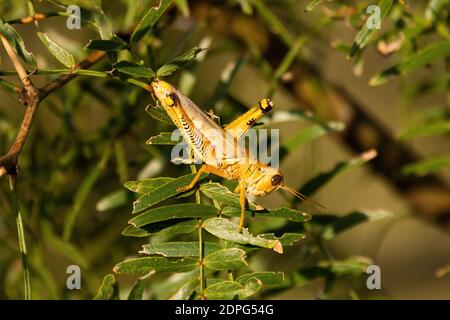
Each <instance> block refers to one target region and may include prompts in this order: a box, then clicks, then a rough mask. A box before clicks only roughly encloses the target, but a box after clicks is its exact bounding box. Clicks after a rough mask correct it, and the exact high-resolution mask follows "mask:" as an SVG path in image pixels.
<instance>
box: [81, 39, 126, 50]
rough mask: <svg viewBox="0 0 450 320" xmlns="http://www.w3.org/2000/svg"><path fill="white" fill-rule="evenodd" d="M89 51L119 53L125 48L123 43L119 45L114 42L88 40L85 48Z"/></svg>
mask: <svg viewBox="0 0 450 320" xmlns="http://www.w3.org/2000/svg"><path fill="white" fill-rule="evenodd" d="M85 48H86V49H89V50H100V51H120V50H123V49H125V48H126V46H125V45H124V44H123V43H119V42H117V41H115V40H97V39H95V40H90V41H89V43H88V44H87V45H86V46H85Z"/></svg>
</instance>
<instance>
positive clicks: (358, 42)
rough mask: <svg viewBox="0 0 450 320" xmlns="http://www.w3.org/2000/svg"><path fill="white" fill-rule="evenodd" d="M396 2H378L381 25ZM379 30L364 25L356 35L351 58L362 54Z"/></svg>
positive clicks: (392, 0)
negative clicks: (359, 53)
mask: <svg viewBox="0 0 450 320" xmlns="http://www.w3.org/2000/svg"><path fill="white" fill-rule="evenodd" d="M393 3H394V0H380V1H379V2H378V7H379V8H380V10H381V16H380V19H381V21H380V23H382V22H383V21H384V19H385V18H386V17H387V15H388V14H389V12H390V11H391V8H392V4H393ZM376 31H377V29H369V27H368V25H367V22H366V23H364V26H363V27H362V29H361V30H360V31H359V32H358V34H357V35H356V38H355V41H354V42H353V45H352V48H351V50H350V52H349V55H348V56H349V58H352V57H354V56H355V55H356V54H357V53H358V52H360V51H361V50H362V49H363V48H364V47H365V46H366V45H367V44H368V43H369V41H370V40H371V38H372V36H373V34H374V33H375V32H376Z"/></svg>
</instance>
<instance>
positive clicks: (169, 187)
mask: <svg viewBox="0 0 450 320" xmlns="http://www.w3.org/2000/svg"><path fill="white" fill-rule="evenodd" d="M194 176H195V173H193V174H188V175H185V176H181V177H179V178H176V179H174V180H173V181H170V182H169V183H166V184H164V185H162V186H160V187H159V188H157V189H155V190H153V191H152V192H151V193H148V194H144V195H142V196H141V197H139V198H138V199H137V200H136V201H135V202H133V213H137V212H140V211H142V210H145V209H147V208H149V207H151V206H153V205H155V204H157V203H159V202H161V201H163V200H166V199H169V198H171V197H173V196H175V195H177V194H178V191H177V188H179V187H184V186H186V185H188V184H189V183H190V182H191V181H192V179H193V178H194ZM206 176H207V175H206V174H204V175H202V176H201V177H200V179H203V178H205V177H206Z"/></svg>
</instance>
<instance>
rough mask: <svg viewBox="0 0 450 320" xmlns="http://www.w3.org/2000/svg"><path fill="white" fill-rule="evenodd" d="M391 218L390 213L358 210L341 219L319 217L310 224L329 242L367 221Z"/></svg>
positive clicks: (331, 216) (326, 216)
mask: <svg viewBox="0 0 450 320" xmlns="http://www.w3.org/2000/svg"><path fill="white" fill-rule="evenodd" d="M391 217H393V214H392V213H391V212H390V211H386V210H383V209H379V210H364V211H363V210H359V211H354V212H351V213H349V214H346V215H345V216H342V217H337V216H333V215H320V216H317V217H315V218H314V221H313V222H311V223H312V224H313V225H319V226H321V230H320V231H318V232H317V233H319V234H320V237H321V238H322V239H323V240H330V239H332V238H334V237H335V236H337V235H338V234H340V233H342V232H344V231H346V230H348V229H351V228H353V227H355V226H357V225H359V224H361V223H364V222H367V221H379V220H383V219H388V218H391Z"/></svg>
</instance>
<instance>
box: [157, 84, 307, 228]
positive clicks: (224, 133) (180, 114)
mask: <svg viewBox="0 0 450 320" xmlns="http://www.w3.org/2000/svg"><path fill="white" fill-rule="evenodd" d="M151 88H152V91H153V93H154V95H155V96H156V99H157V101H158V102H159V104H160V105H161V106H162V107H163V109H164V110H165V111H166V112H167V114H168V115H169V117H170V118H171V119H172V121H173V122H174V124H175V125H176V126H177V127H178V128H179V129H180V130H181V133H182V136H183V138H184V139H185V141H186V142H187V144H188V145H189V147H190V148H191V150H192V153H193V155H194V156H195V157H196V158H197V159H200V160H201V162H202V163H203V165H202V166H201V168H200V169H199V170H198V171H197V173H196V175H195V177H194V178H193V179H192V181H191V183H189V184H188V185H186V186H184V187H181V188H178V190H177V191H178V192H185V191H187V190H189V189H192V188H193V187H194V186H195V184H196V183H197V181H198V180H199V178H200V176H201V174H202V173H212V174H214V175H217V176H219V177H222V178H225V179H229V180H238V181H239V184H238V186H237V187H236V189H235V190H234V192H235V193H239V199H240V205H241V216H240V222H239V231H242V228H243V226H244V217H245V206H246V195H252V196H258V197H260V196H265V195H267V194H269V193H272V192H274V191H275V190H278V189H280V188H282V189H284V190H286V191H288V192H290V193H291V194H293V195H295V196H297V197H299V198H300V199H302V200H305V199H307V198H306V197H305V196H304V195H302V194H300V193H299V192H297V191H296V190H294V189H292V188H290V187H288V186H286V185H284V184H283V175H282V173H281V172H280V171H279V170H278V169H276V168H273V167H271V166H269V165H268V164H265V163H262V162H260V161H259V160H258V159H257V158H256V157H255V156H253V154H251V153H250V152H249V150H248V149H247V148H246V147H245V146H244V145H242V144H239V143H237V142H238V141H239V139H241V138H242V137H243V136H244V135H245V133H246V132H247V131H248V130H249V129H250V128H251V127H252V125H253V124H254V123H255V122H256V121H257V120H258V119H260V118H262V117H263V116H264V115H265V114H266V113H267V112H269V111H270V110H272V109H273V107H274V105H273V103H272V101H271V100H270V99H262V100H260V101H259V102H258V103H257V104H256V105H255V106H253V107H252V108H250V109H249V110H248V111H247V112H246V113H245V114H243V115H242V116H240V117H239V118H237V119H236V120H234V121H232V122H231V123H230V124H228V125H226V126H225V127H222V126H220V125H219V124H218V123H217V122H215V121H214V120H213V119H212V118H211V117H210V116H208V114H206V113H205V112H204V111H203V110H201V109H200V108H199V107H197V106H196V105H195V104H194V103H193V102H192V101H191V100H190V99H189V98H188V97H186V96H185V95H184V94H183V93H181V92H180V91H179V90H177V89H176V88H175V87H174V86H172V85H171V84H169V83H167V82H165V81H162V80H159V79H155V80H154V81H152V83H151ZM225 149H226V150H232V151H233V152H231V154H230V152H226V153H224V152H223V150H225ZM190 161H192V162H190ZM184 163H186V164H187V163H193V159H191V160H188V161H184Z"/></svg>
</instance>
